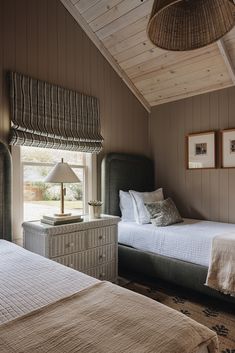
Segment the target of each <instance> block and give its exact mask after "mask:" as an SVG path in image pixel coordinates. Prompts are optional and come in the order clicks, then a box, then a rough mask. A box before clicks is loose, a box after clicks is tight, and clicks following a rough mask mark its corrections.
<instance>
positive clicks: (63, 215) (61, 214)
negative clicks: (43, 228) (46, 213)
mask: <svg viewBox="0 0 235 353" xmlns="http://www.w3.org/2000/svg"><path fill="white" fill-rule="evenodd" d="M71 215H72V213H54V216H55V217H68V216H71Z"/></svg>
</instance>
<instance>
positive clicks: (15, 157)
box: [12, 146, 97, 244]
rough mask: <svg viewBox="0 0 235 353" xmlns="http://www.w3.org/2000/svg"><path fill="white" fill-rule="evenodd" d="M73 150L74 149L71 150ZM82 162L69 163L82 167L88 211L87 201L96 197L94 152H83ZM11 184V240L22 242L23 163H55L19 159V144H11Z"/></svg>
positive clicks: (95, 159)
mask: <svg viewBox="0 0 235 353" xmlns="http://www.w3.org/2000/svg"><path fill="white" fill-rule="evenodd" d="M71 152H74V151H71ZM83 161H84V164H83V165H81V164H70V163H69V166H70V167H71V168H81V169H83V178H84V180H83V188H84V191H83V195H84V197H83V210H84V213H85V214H87V213H88V201H89V200H94V199H96V198H97V157H96V154H91V153H84V156H83ZM12 165H13V173H12V179H13V180H12V185H13V190H12V191H13V197H12V201H13V212H12V213H13V223H12V228H13V241H15V242H17V243H21V244H22V237H23V233H22V223H23V222H24V195H23V191H24V180H23V179H24V178H23V170H24V166H25V165H30V166H49V167H54V166H55V163H46V162H25V161H22V159H21V148H20V146H12Z"/></svg>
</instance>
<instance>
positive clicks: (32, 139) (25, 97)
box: [10, 72, 103, 153]
mask: <svg viewBox="0 0 235 353" xmlns="http://www.w3.org/2000/svg"><path fill="white" fill-rule="evenodd" d="M10 102H11V136H10V144H11V145H25V146H34V147H46V148H55V149H63V150H71V151H80V152H91V153H98V152H100V150H101V149H102V141H103V138H102V136H101V134H100V116H99V102H98V99H97V98H95V97H90V96H87V95H84V94H81V93H78V92H75V91H72V90H69V89H65V88H62V87H59V86H56V85H52V84H50V83H47V82H43V81H39V80H35V79H33V78H31V77H28V76H25V75H22V74H19V73H16V72H11V73H10Z"/></svg>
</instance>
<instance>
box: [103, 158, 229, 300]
mask: <svg viewBox="0 0 235 353" xmlns="http://www.w3.org/2000/svg"><path fill="white" fill-rule="evenodd" d="M130 189H131V190H137V191H151V190H154V173H153V164H152V161H151V160H149V159H148V158H146V157H141V156H135V155H126V154H118V153H111V154H108V155H107V156H106V157H105V159H104V160H103V164H102V190H103V194H102V199H103V200H104V212H105V213H107V214H111V215H117V216H121V212H120V208H119V190H124V191H128V190H130ZM231 232H235V225H234V224H226V223H220V222H210V221H202V220H195V219H184V222H182V223H178V224H174V225H171V226H167V227H155V226H154V225H152V224H144V225H139V224H137V223H134V222H120V223H119V249H118V253H119V273H120V274H123V275H131V276H133V275H134V276H135V278H136V277H137V278H138V276H139V277H149V278H152V279H162V280H165V281H168V282H170V283H173V284H176V285H180V286H183V287H186V288H189V289H192V290H195V291H198V292H201V293H203V294H206V295H209V296H212V297H216V298H219V299H221V300H224V301H228V302H230V303H233V304H235V298H234V297H231V296H228V295H224V294H222V293H220V292H219V291H216V290H214V289H211V288H209V287H208V286H205V282H206V278H207V274H208V266H209V260H210V254H211V246H212V240H213V239H214V238H215V237H216V236H218V235H221V234H224V233H231Z"/></svg>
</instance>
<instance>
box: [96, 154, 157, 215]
mask: <svg viewBox="0 0 235 353" xmlns="http://www.w3.org/2000/svg"><path fill="white" fill-rule="evenodd" d="M101 170H102V172H101V184H102V185H101V193H102V201H103V212H104V213H106V214H111V215H114V216H120V214H121V213H120V208H119V190H123V191H128V190H136V191H152V190H154V171H153V162H152V160H151V159H149V158H147V157H144V156H138V155H131V154H123V153H109V154H107V155H106V156H105V157H104V159H103V161H102V168H101Z"/></svg>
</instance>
